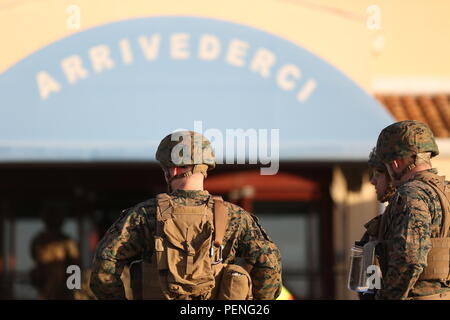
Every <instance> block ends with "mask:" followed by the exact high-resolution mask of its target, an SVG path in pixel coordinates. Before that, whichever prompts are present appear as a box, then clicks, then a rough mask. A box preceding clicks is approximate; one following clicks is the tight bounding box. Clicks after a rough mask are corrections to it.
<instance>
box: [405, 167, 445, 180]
mask: <svg viewBox="0 0 450 320" xmlns="http://www.w3.org/2000/svg"><path fill="white" fill-rule="evenodd" d="M427 173H432V174H436V175H437V174H438V171H437V169H435V168H431V169H427V170H423V171H419V172H417V173H416V174H415V175H414V177H412V178H411V179H410V180H416V179H418V178H420V177H421V176H422V175H423V174H427Z"/></svg>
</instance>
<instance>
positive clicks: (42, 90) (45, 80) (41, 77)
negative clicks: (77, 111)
mask: <svg viewBox="0 0 450 320" xmlns="http://www.w3.org/2000/svg"><path fill="white" fill-rule="evenodd" d="M36 82H37V85H38V88H39V94H40V96H41V99H42V100H46V99H47V98H48V96H49V95H50V93H51V92H59V91H61V85H60V84H59V83H58V81H56V80H55V79H53V78H52V77H51V76H50V75H49V74H48V73H47V72H45V71H41V72H38V74H37V75H36Z"/></svg>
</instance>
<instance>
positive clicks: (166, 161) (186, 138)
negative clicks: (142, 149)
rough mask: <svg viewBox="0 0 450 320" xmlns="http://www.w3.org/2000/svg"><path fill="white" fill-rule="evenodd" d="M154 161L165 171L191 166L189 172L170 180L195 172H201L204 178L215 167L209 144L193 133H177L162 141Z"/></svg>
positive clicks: (201, 136) (206, 140)
mask: <svg viewBox="0 0 450 320" xmlns="http://www.w3.org/2000/svg"><path fill="white" fill-rule="evenodd" d="M156 160H158V161H159V163H160V165H161V167H162V168H163V169H164V170H165V171H166V170H167V169H168V168H171V167H184V166H190V165H192V166H193V168H192V171H191V172H188V173H184V174H180V175H177V176H175V177H172V179H174V178H180V177H186V176H189V175H191V174H193V173H196V172H201V173H202V174H203V175H204V176H205V177H206V171H207V170H211V169H214V167H215V166H216V162H215V160H214V152H213V149H212V146H211V142H210V141H209V140H208V139H206V138H205V137H204V136H203V135H201V134H199V133H197V132H194V131H178V132H174V133H171V134H169V135H168V136H166V137H165V138H164V139H162V141H161V142H160V144H159V146H158V150H157V151H156ZM172 179H171V180H172Z"/></svg>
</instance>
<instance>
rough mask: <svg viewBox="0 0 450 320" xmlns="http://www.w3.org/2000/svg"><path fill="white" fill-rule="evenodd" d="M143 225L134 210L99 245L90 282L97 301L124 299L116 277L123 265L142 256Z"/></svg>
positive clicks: (119, 221)
mask: <svg viewBox="0 0 450 320" xmlns="http://www.w3.org/2000/svg"><path fill="white" fill-rule="evenodd" d="M144 224H145V220H144V216H143V215H142V214H139V213H138V212H137V210H130V211H124V212H123V213H122V215H121V216H120V218H119V219H118V220H117V221H116V222H115V223H114V224H113V225H112V226H111V227H110V228H109V230H108V231H107V232H106V234H105V236H104V237H103V239H102V240H101V241H100V242H99V244H98V247H97V250H96V253H95V257H94V262H93V267H92V275H91V279H90V288H91V290H92V292H93V293H94V294H95V295H96V297H97V298H98V299H101V300H103V299H125V291H124V286H123V283H122V280H121V278H120V276H121V274H122V271H123V268H124V266H125V265H126V264H129V263H130V262H132V261H133V260H136V259H139V258H140V256H141V255H142V251H143V244H144V234H145V233H144Z"/></svg>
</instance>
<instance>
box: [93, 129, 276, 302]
mask: <svg viewBox="0 0 450 320" xmlns="http://www.w3.org/2000/svg"><path fill="white" fill-rule="evenodd" d="M178 134H180V133H178ZM173 135H175V134H173ZM180 136H183V140H182V141H181V143H180V142H179V140H178V139H177V138H175V139H174V137H173V136H171V135H169V136H167V137H166V138H164V139H163V140H162V142H161V144H160V146H159V148H158V151H157V154H156V158H157V160H158V161H159V162H160V163H161V166H162V168H163V170H164V173H165V177H166V181H167V182H168V185H169V191H171V192H170V193H169V195H170V197H171V200H172V201H173V202H174V203H175V204H179V205H186V206H199V205H202V204H205V203H206V202H207V201H208V199H209V197H210V194H209V193H208V191H206V190H182V189H178V190H174V191H172V190H170V189H171V188H170V186H171V182H172V181H174V180H176V179H178V178H183V177H189V176H190V175H192V174H193V173H195V172H201V173H202V174H203V175H204V177H206V171H207V169H208V168H209V169H211V168H214V166H215V161H214V155H213V153H212V149H211V145H210V142H209V141H208V140H207V139H206V138H204V137H202V136H201V135H199V134H197V133H194V132H192V131H190V132H182V133H181V134H180ZM186 136H188V137H191V138H192V139H185V137H186ZM173 140H175V141H173ZM186 142H189V143H187V145H186ZM178 147H180V149H179V150H181V149H182V147H187V148H185V149H183V152H181V153H182V154H183V155H187V153H186V150H187V151H188V152H189V151H190V150H195V151H194V153H193V154H190V155H188V156H187V157H184V158H183V159H179V160H180V161H177V163H174V162H173V161H172V157H171V153H172V151H173V150H174V149H175V148H178ZM190 147H192V149H191V148H190ZM177 151H178V150H177ZM196 157H198V158H197V159H200V160H199V161H198V162H197V161H196V162H191V161H192V159H195V158H196ZM192 163H196V164H195V165H194V166H193V168H192V170H191V171H187V172H185V173H182V174H178V175H175V176H170V173H169V170H168V169H169V168H170V167H174V166H179V167H183V166H186V165H190V164H192ZM224 204H225V206H226V209H227V212H228V226H227V229H226V232H225V236H224V240H223V245H224V249H223V257H224V263H233V262H235V260H237V259H238V257H239V258H240V259H244V260H245V262H246V263H247V264H249V265H251V266H252V269H251V272H250V276H251V279H252V288H253V298H254V299H275V298H276V297H278V295H279V294H280V292H281V257H280V252H279V250H278V248H277V246H276V245H275V244H274V243H273V241H272V240H271V239H270V238H269V236H268V235H267V234H266V232H265V231H264V229H263V228H262V227H261V225H260V224H259V222H258V219H257V218H256V216H254V215H252V214H250V213H249V212H246V211H245V210H243V209H242V208H240V207H238V206H236V205H234V204H232V203H229V202H224ZM155 215H156V199H149V200H147V201H144V202H142V203H139V204H137V205H136V206H134V207H132V208H130V209H127V210H124V211H123V212H122V214H121V216H120V217H119V219H118V220H117V221H116V222H115V223H114V224H113V226H111V228H110V229H109V230H108V232H107V233H106V235H105V236H104V237H103V239H102V240H101V241H100V242H99V244H98V248H97V251H96V254H95V258H94V263H93V271H92V276H91V280H90V287H91V289H92V291H93V292H94V294H95V295H96V296H97V298H98V299H125V293H124V287H123V283H122V281H121V279H120V276H121V274H122V270H123V268H124V266H125V265H129V264H131V263H132V262H133V261H136V260H140V259H142V260H143V261H145V262H150V261H151V259H152V257H154V237H153V236H154V234H155V224H156V218H155ZM155 281H158V279H155Z"/></svg>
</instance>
